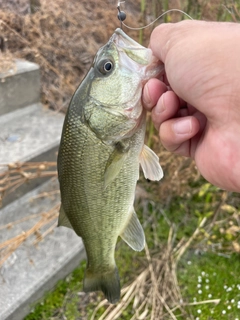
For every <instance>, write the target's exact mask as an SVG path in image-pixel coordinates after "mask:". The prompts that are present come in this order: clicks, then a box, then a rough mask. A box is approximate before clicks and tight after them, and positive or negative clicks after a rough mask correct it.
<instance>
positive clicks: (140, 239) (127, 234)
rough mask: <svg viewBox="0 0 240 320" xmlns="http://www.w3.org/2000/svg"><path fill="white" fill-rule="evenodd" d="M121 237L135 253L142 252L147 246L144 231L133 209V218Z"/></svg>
mask: <svg viewBox="0 0 240 320" xmlns="http://www.w3.org/2000/svg"><path fill="white" fill-rule="evenodd" d="M120 237H121V238H122V239H123V240H124V241H125V242H126V243H127V244H128V245H129V246H130V247H131V248H132V249H133V250H135V251H141V250H143V248H144V246H145V235H144V231H143V228H142V226H141V223H140V221H139V220H138V217H137V214H136V212H135V211H134V209H133V208H132V215H131V218H130V220H129V222H128V224H127V225H126V227H125V229H124V230H123V232H122V233H121V234H120Z"/></svg>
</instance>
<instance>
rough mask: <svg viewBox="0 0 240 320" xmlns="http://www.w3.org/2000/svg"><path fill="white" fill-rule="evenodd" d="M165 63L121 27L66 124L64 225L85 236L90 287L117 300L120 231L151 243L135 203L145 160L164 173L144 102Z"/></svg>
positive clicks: (135, 241)
mask: <svg viewBox="0 0 240 320" xmlns="http://www.w3.org/2000/svg"><path fill="white" fill-rule="evenodd" d="M125 46H126V48H125ZM139 48H141V50H140V51H139ZM106 64H107V68H105V66H106ZM104 68H105V69H104ZM160 69H162V67H161V66H160V64H159V62H158V61H156V59H154V58H153V57H152V54H151V50H150V49H146V48H144V47H142V46H140V45H139V44H138V43H136V42H135V41H134V40H132V39H131V38H129V37H128V36H127V35H126V34H125V33H124V32H123V31H122V30H120V29H117V30H116V31H115V33H114V34H113V36H112V37H111V38H110V40H109V42H108V43H107V44H106V45H105V46H104V47H102V48H101V49H100V50H99V51H98V53H97V55H96V57H95V59H94V62H93V65H92V67H91V69H90V70H89V72H88V74H87V75H86V77H85V79H84V80H83V82H82V83H81V84H80V86H79V87H78V89H77V90H76V92H75V94H74V95H73V98H72V100H71V102H70V105H69V108H68V112H67V114H66V118H65V122H64V126H63V132H62V138H61V143H60V148H59V155H58V173H59V182H60V192H61V201H62V205H61V209H60V215H59V223H58V224H59V226H65V227H69V228H72V229H73V230H74V231H75V232H76V233H77V234H78V235H79V236H80V237H82V239H83V243H84V245H85V249H86V254H87V268H86V272H85V277H84V281H83V288H84V291H86V292H88V291H95V290H102V291H103V293H104V294H105V296H106V298H107V299H108V300H109V302H111V303H116V302H117V301H118V300H119V299H120V281H119V276H118V271H117V267H116V264H115V259H114V251H115V246H116V243H117V239H118V236H121V237H122V239H123V240H124V241H125V242H126V243H127V244H128V245H129V246H130V247H132V248H133V249H134V250H137V251H140V250H142V249H143V248H144V245H145V237H144V231H143V229H142V226H141V224H140V222H139V220H138V218H137V215H136V213H135V211H134V208H133V202H134V195H135V189H136V183H137V180H138V178H139V163H140V164H141V166H142V169H143V172H144V175H145V177H146V178H152V179H153V180H159V179H160V178H161V177H162V169H161V167H160V165H159V162H158V157H157V156H156V155H155V154H154V153H153V151H151V150H150V149H149V148H148V147H147V146H144V135H145V123H146V113H145V111H144V110H143V108H142V104H141V91H142V87H143V85H144V82H145V81H146V80H148V79H149V78H151V77H153V76H155V75H157V74H159V72H160Z"/></svg>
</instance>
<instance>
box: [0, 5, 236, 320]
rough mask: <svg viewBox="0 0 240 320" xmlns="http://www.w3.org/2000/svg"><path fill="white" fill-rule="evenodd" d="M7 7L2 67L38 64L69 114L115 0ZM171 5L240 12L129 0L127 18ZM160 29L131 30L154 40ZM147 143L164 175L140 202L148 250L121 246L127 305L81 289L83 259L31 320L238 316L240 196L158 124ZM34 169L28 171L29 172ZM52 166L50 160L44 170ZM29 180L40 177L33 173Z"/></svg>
mask: <svg viewBox="0 0 240 320" xmlns="http://www.w3.org/2000/svg"><path fill="white" fill-rule="evenodd" d="M0 8H1V9H2V10H1V11H0V31H1V34H4V39H5V40H4V41H5V50H4V51H3V52H1V53H0V67H1V68H2V70H4V68H5V70H7V63H8V64H9V63H10V64H11V63H12V58H13V57H22V58H26V59H28V60H31V61H34V62H37V63H39V64H40V66H41V72H42V102H43V104H44V105H46V106H48V107H49V108H52V109H55V110H58V111H59V110H63V111H65V110H66V107H67V105H68V103H69V100H70V98H71V95H72V94H73V92H74V90H75V88H76V87H77V85H78V84H79V82H80V81H81V79H82V78H83V76H84V74H85V73H86V72H87V70H88V68H89V66H90V64H91V61H92V59H93V56H94V55H95V53H96V51H97V49H98V48H99V47H100V46H101V45H103V44H104V43H105V42H106V41H107V40H108V38H109V36H110V35H111V34H112V32H113V30H114V29H115V28H116V27H118V26H119V24H118V23H119V22H118V20H117V19H116V14H117V11H116V1H110V0H109V1H91V0H88V1H85V0H83V1H78V2H76V1H74V0H70V1H64V0H56V1H52V2H51V4H50V2H49V1H47V0H42V1H40V7H38V8H37V10H33V11H31V8H30V7H29V2H28V1H27V0H22V1H18V2H15V1H2V2H1V3H0ZM172 8H178V9H181V10H183V11H186V12H187V13H188V14H189V15H191V16H192V17H193V18H194V19H204V20H219V21H234V22H238V21H239V19H240V14H239V10H240V1H220V0H213V1H205V0H198V1H192V0H185V1H180V0H172V1H171V0H164V1H157V0H152V1H147V0H146V1H144V0H141V1H134V2H133V1H126V3H125V5H122V9H123V10H124V11H126V13H127V16H128V18H127V20H126V23H127V24H129V25H130V26H133V27H138V26H142V25H145V24H147V23H149V22H151V21H152V20H153V19H154V17H157V16H158V15H159V14H160V13H162V12H164V11H166V10H168V9H172ZM181 19H185V16H184V15H182V14H179V13H174V12H173V13H171V14H167V15H165V16H164V17H163V18H162V20H160V21H158V22H157V23H156V24H159V23H161V22H163V21H165V22H176V21H179V20H181ZM156 24H155V25H156ZM152 27H154V26H152ZM152 27H151V28H149V29H146V30H144V31H140V32H139V31H129V30H126V31H127V33H128V34H129V35H130V36H132V37H134V38H135V39H136V40H138V41H141V42H142V43H143V44H145V45H147V42H148V39H149V35H150V33H151V29H152ZM146 141H147V143H148V145H150V146H151V147H152V148H154V150H155V151H156V152H157V153H158V154H159V156H160V162H161V164H162V167H163V169H164V173H165V177H164V179H163V181H162V182H161V183H159V184H158V183H148V182H146V181H144V179H143V178H142V177H141V179H140V182H139V185H138V188H137V194H136V209H137V212H138V215H139V217H140V219H141V222H142V224H143V226H144V229H145V232H146V238H147V243H148V247H146V251H145V252H143V253H140V254H139V253H135V252H133V251H132V250H131V249H129V248H128V247H127V246H126V245H125V244H124V243H123V242H122V241H119V243H118V245H117V250H116V261H117V265H118V267H119V271H120V277H121V282H122V286H123V290H122V300H121V303H120V304H118V305H116V306H109V305H108V304H107V303H106V301H104V300H102V299H103V296H102V295H101V293H97V294H96V293H91V294H85V293H83V292H82V279H83V274H84V268H85V262H82V263H81V265H80V266H79V268H78V269H76V270H75V271H74V272H73V273H72V274H71V275H69V276H68V277H67V279H65V280H63V281H60V282H59V284H58V285H57V287H56V289H55V291H53V292H51V293H48V294H47V295H46V296H45V298H44V299H43V300H42V301H40V302H39V304H38V305H36V306H33V311H32V313H30V314H29V316H28V317H26V319H27V320H30V319H32V320H35V319H68V320H71V319H105V320H106V319H108V320H113V319H127V320H128V319H132V320H133V319H139V320H140V319H235V320H237V319H240V277H239V276H240V259H239V254H240V241H239V239H240V198H239V195H238V194H235V193H230V192H225V191H222V190H219V189H218V188H216V187H213V186H212V185H210V184H209V183H207V182H206V181H205V180H204V179H203V178H202V177H201V176H200V175H199V173H198V170H197V168H196V166H195V164H194V162H193V161H191V160H190V159H183V158H181V157H177V156H173V155H171V154H169V153H168V152H166V151H164V150H163V149H162V147H161V146H160V144H159V141H158V136H157V133H156V132H155V131H154V128H153V127H152V124H151V122H150V121H149V124H148V132H147V135H146ZM30 168H31V166H30V167H27V166H25V167H23V168H22V170H23V171H24V172H25V173H28V172H29V170H30ZM46 169H47V168H46V166H45V167H42V169H41V170H42V175H44V172H45V170H46ZM13 170H16V168H11V167H9V171H8V177H10V176H11V172H12V171H13ZM37 170H38V171H39V166H38V169H37ZM51 170H52V167H51ZM15 174H16V172H15ZM54 174H55V172H53V173H52V175H54ZM20 176H21V177H19V181H18V183H16V185H13V184H11V183H10V182H9V179H5V180H4V183H2V185H1V188H2V189H1V191H2V192H5V193H6V192H7V191H9V190H14V188H15V187H16V186H17V185H19V184H21V183H23V182H24V181H25V180H24V179H22V175H20ZM38 176H39V172H38ZM30 178H35V176H34V175H33V174H32V171H31V175H29V176H28V179H30ZM2 181H3V180H2ZM40 231H41V230H39V232H40Z"/></svg>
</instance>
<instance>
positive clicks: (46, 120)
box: [0, 103, 64, 206]
mask: <svg viewBox="0 0 240 320" xmlns="http://www.w3.org/2000/svg"><path fill="white" fill-rule="evenodd" d="M63 120H64V115H63V114H61V113H56V112H54V111H51V110H48V109H46V108H44V107H43V106H42V105H41V104H40V103H36V104H33V105H30V106H28V107H25V108H22V109H18V110H15V111H13V112H10V113H7V114H4V115H2V116H0V128H1V130H0V164H9V163H14V162H24V161H30V160H31V161H56V159H57V150H58V145H59V142H60V137H61V131H62V125H63ZM42 182H43V181H42V180H41V179H40V180H39V179H38V180H33V181H31V182H30V183H28V184H27V185H26V184H25V185H23V186H22V187H21V188H19V189H17V190H16V192H14V193H12V194H10V195H9V196H7V197H5V198H4V199H3V206H4V205H6V204H9V203H10V202H11V201H13V200H15V199H17V198H19V197H20V196H21V195H23V194H24V193H26V192H27V191H30V190H32V189H33V188H34V187H36V186H38V185H39V184H40V183H42Z"/></svg>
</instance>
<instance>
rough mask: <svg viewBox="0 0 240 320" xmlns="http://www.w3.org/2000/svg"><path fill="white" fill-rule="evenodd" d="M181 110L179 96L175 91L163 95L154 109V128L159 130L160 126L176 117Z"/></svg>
mask: <svg viewBox="0 0 240 320" xmlns="http://www.w3.org/2000/svg"><path fill="white" fill-rule="evenodd" d="M179 108H180V101H179V99H178V96H177V95H176V94H175V93H174V92H173V91H167V92H165V93H163V94H162V95H161V97H160V99H159V100H158V103H157V104H156V106H155V107H154V108H153V109H152V120H153V123H154V126H155V128H156V129H157V130H159V127H160V125H161V124H162V123H163V122H164V121H166V120H168V119H170V118H172V117H174V116H175V115H176V114H177V112H178V110H179Z"/></svg>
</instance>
